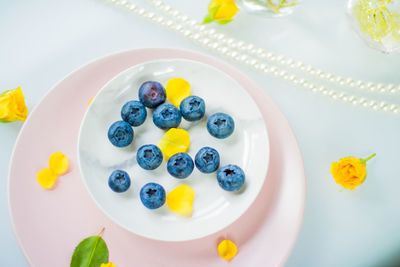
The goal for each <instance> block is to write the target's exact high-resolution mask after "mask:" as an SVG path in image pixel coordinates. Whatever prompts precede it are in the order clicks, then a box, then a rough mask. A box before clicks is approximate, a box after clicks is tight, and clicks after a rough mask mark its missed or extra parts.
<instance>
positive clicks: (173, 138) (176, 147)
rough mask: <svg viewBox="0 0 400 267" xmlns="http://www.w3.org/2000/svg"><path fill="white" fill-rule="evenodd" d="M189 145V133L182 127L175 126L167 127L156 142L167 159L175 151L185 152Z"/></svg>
mask: <svg viewBox="0 0 400 267" xmlns="http://www.w3.org/2000/svg"><path fill="white" fill-rule="evenodd" d="M189 146H190V136H189V133H188V132H187V131H186V130H184V129H177V128H171V129H169V130H168V131H167V132H165V134H164V135H163V137H162V138H161V139H160V141H159V142H158V147H159V148H160V149H161V151H162V152H163V154H164V157H165V158H166V159H167V160H168V159H169V158H170V157H171V156H173V155H174V154H176V153H181V152H187V151H188V150H189Z"/></svg>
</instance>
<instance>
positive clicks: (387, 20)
mask: <svg viewBox="0 0 400 267" xmlns="http://www.w3.org/2000/svg"><path fill="white" fill-rule="evenodd" d="M347 14H348V16H349V18H350V20H351V23H352V25H353V26H354V29H355V30H356V32H357V33H358V34H359V35H360V36H361V38H362V39H363V40H364V41H365V42H366V43H367V44H368V45H369V46H370V47H372V48H375V49H378V50H380V51H382V52H385V53H391V52H395V51H399V50H400V0H349V2H348V6H347Z"/></svg>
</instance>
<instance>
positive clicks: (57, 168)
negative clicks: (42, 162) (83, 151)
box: [49, 152, 69, 175]
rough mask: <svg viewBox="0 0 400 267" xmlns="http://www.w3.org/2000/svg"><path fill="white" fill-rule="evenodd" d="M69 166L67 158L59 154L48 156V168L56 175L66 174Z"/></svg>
mask: <svg viewBox="0 0 400 267" xmlns="http://www.w3.org/2000/svg"><path fill="white" fill-rule="evenodd" d="M68 166H69V162H68V157H67V156H65V155H64V154H63V153H61V152H55V153H53V154H52V155H51V156H50V159H49V167H50V169H51V170H52V171H53V172H54V173H55V174H57V175H63V174H65V173H66V172H67V170H68Z"/></svg>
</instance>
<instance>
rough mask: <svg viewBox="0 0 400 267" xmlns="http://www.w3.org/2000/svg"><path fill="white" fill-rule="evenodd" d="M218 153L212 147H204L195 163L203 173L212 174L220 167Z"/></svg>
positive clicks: (197, 155)
mask: <svg viewBox="0 0 400 267" xmlns="http://www.w3.org/2000/svg"><path fill="white" fill-rule="evenodd" d="M219 161H220V160H219V154H218V151H217V150H215V149H214V148H212V147H207V146H206V147H203V148H201V149H200V150H199V152H197V154H196V157H195V159H194V162H195V164H196V167H197V169H198V170H199V171H201V172H202V173H212V172H215V171H216V170H218V167H219Z"/></svg>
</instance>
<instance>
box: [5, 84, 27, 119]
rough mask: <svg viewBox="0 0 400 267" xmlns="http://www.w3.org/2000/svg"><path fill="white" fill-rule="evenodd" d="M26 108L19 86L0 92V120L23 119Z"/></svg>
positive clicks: (25, 115) (25, 114)
mask: <svg viewBox="0 0 400 267" xmlns="http://www.w3.org/2000/svg"><path fill="white" fill-rule="evenodd" d="M27 116H28V108H27V107H26V105H25V98H24V94H23V93H22V91H21V87H18V88H17V89H15V90H9V91H5V92H4V93H2V94H0V122H12V121H25V120H26V117H27Z"/></svg>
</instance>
